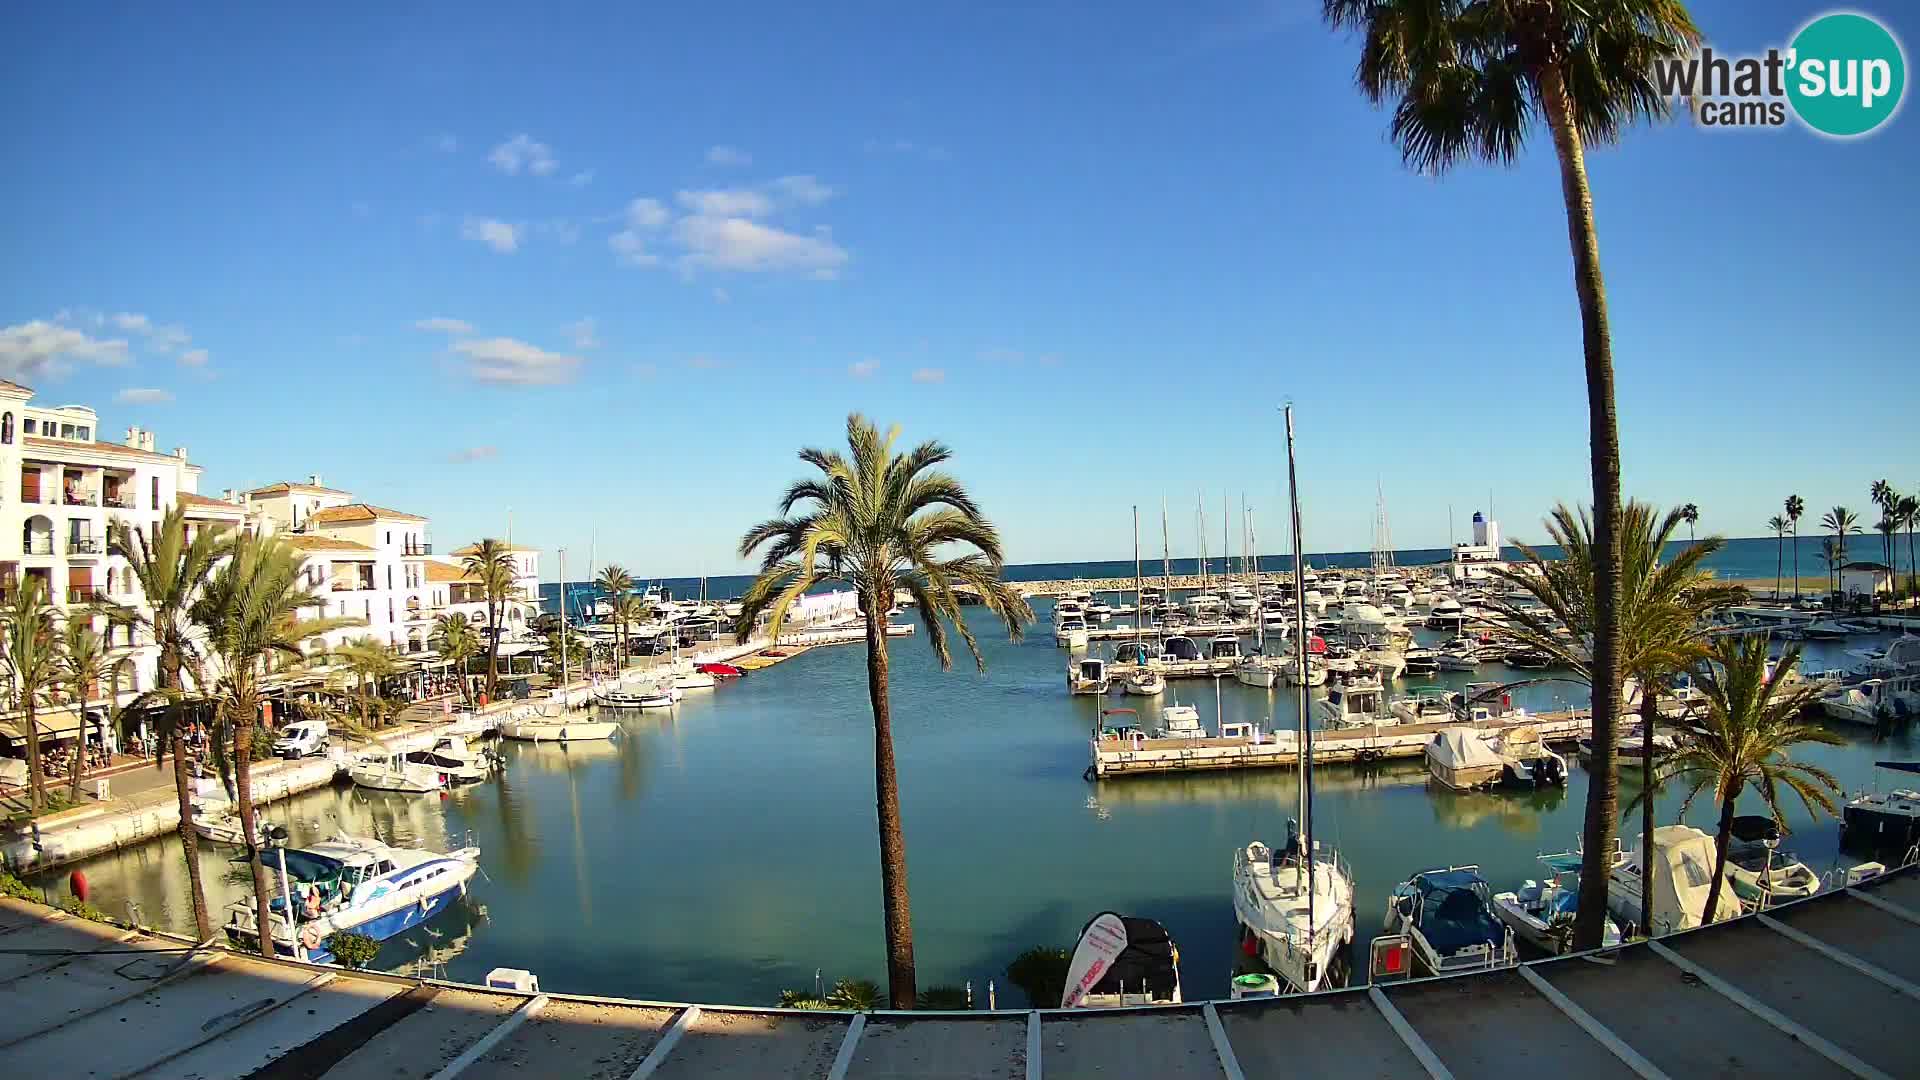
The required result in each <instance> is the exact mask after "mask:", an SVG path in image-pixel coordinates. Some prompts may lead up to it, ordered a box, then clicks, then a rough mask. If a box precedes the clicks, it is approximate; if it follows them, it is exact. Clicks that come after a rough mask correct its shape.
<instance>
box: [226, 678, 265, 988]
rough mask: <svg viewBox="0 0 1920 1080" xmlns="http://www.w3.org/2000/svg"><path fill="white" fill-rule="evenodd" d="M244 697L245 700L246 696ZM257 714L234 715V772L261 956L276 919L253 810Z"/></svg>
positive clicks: (241, 831) (263, 954)
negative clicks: (254, 715)
mask: <svg viewBox="0 0 1920 1080" xmlns="http://www.w3.org/2000/svg"><path fill="white" fill-rule="evenodd" d="M242 700H245V699H244V698H243V699H242ZM254 720H255V717H253V716H251V715H248V716H236V717H234V718H233V725H234V727H233V772H234V782H235V786H236V787H237V789H238V792H239V797H238V799H237V800H236V801H237V802H238V803H239V804H240V834H241V836H242V837H244V838H245V839H246V843H247V863H248V869H249V870H250V871H251V872H252V874H253V912H254V920H255V925H256V926H257V927H258V928H259V931H260V955H262V956H272V955H273V954H274V947H273V918H272V904H271V901H270V899H269V898H270V897H271V896H272V895H273V894H272V893H271V892H270V891H269V890H268V888H267V868H266V864H265V863H264V862H263V861H262V860H261V858H260V845H259V844H258V843H257V842H256V838H257V833H258V829H257V828H256V827H255V825H254V822H255V820H256V818H255V816H254V812H253V724H254Z"/></svg>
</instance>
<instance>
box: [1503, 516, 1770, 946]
mask: <svg viewBox="0 0 1920 1080" xmlns="http://www.w3.org/2000/svg"><path fill="white" fill-rule="evenodd" d="M1685 516H1686V509H1685V508H1684V507H1682V508H1680V509H1677V510H1670V511H1668V512H1667V513H1666V514H1665V515H1664V516H1656V511H1655V510H1654V509H1653V507H1651V506H1648V505H1647V504H1645V503H1641V502H1637V501H1630V502H1628V503H1627V505H1626V506H1624V507H1622V508H1621V514H1620V524H1621V528H1620V548H1621V551H1620V555H1621V574H1620V585H1621V604H1620V663H1621V666H1622V667H1623V668H1624V669H1625V670H1626V673H1627V674H1628V675H1629V676H1630V677H1632V679H1633V680H1634V682H1635V684H1636V686H1637V688H1638V692H1639V708H1640V720H1641V723H1642V724H1643V725H1645V727H1646V737H1647V739H1648V742H1649V744H1651V741H1652V738H1653V734H1654V730H1655V728H1656V727H1657V725H1658V723H1659V719H1660V711H1659V708H1660V692H1661V690H1662V689H1663V688H1665V687H1666V686H1667V685H1668V684H1669V683H1670V682H1671V680H1672V678H1673V676H1674V675H1675V674H1676V673H1678V672H1681V671H1685V670H1686V669H1688V668H1690V667H1692V666H1693V665H1694V664H1695V663H1696V662H1697V661H1699V660H1700V659H1701V658H1702V657H1704V656H1705V655H1706V652H1707V646H1706V636H1705V633H1704V627H1703V625H1702V620H1703V619H1704V618H1705V616H1707V615H1708V614H1710V613H1712V612H1714V611H1716V610H1718V609H1720V608H1724V607H1727V606H1730V605H1732V604H1735V603H1738V602H1739V601H1740V599H1741V597H1742V596H1743V595H1744V594H1745V590H1743V589H1741V588H1739V587H1738V586H1732V585H1717V584H1715V583H1714V580H1713V574H1712V573H1711V572H1710V571H1707V570H1703V569H1701V567H1700V564H1701V563H1702V562H1703V561H1704V560H1705V559H1707V558H1708V557H1709V556H1711V555H1712V554H1713V553H1714V552H1716V551H1718V550H1720V548H1721V546H1722V545H1724V544H1725V543H1726V541H1725V540H1723V539H1722V538H1720V537H1718V536H1709V537H1707V538H1706V539H1705V540H1704V541H1700V542H1698V543H1694V544H1689V545H1688V546H1687V547H1686V549H1685V550H1683V551H1682V552H1681V553H1680V554H1679V555H1678V556H1676V557H1675V558H1674V559H1673V561H1671V562H1668V563H1664V564H1663V563H1662V562H1661V555H1662V553H1663V552H1665V551H1666V548H1667V545H1668V544H1669V543H1670V542H1672V540H1673V534H1674V533H1675V532H1677V531H1678V530H1679V528H1680V523H1681V521H1683V520H1685ZM1547 533H1548V535H1549V536H1550V537H1551V538H1552V539H1553V542H1554V543H1555V544H1556V545H1558V546H1559V547H1560V548H1561V549H1562V556H1561V558H1559V559H1558V560H1554V561H1549V560H1548V559H1547V558H1546V557H1545V556H1543V555H1542V554H1541V553H1540V552H1539V551H1538V550H1536V549H1534V548H1532V547H1529V546H1527V545H1525V544H1518V545H1516V546H1517V547H1518V548H1519V550H1520V554H1521V557H1522V559H1524V560H1525V565H1524V566H1523V567H1521V568H1518V569H1511V570H1509V569H1504V568H1503V569H1500V570H1496V571H1495V573H1496V574H1498V575H1499V576H1500V577H1502V578H1503V579H1505V580H1506V581H1508V582H1509V583H1511V584H1513V585H1516V586H1518V587H1520V588H1522V589H1524V590H1526V591H1527V592H1528V593H1529V594H1530V595H1532V596H1533V597H1534V598H1535V599H1536V600H1538V601H1539V602H1540V603H1541V604H1542V605H1544V606H1545V607H1546V608H1547V609H1548V610H1549V611H1550V612H1552V614H1553V616H1554V618H1555V620H1557V621H1558V622H1559V623H1561V624H1563V625H1565V626H1566V628H1567V629H1568V630H1570V631H1572V633H1573V636H1572V637H1571V638H1568V637H1564V636H1562V635H1560V634H1557V633H1555V630H1554V626H1553V625H1552V624H1551V623H1550V622H1549V621H1548V620H1545V619H1542V618H1541V617H1540V616H1539V615H1537V614H1535V612H1534V611H1533V610H1532V609H1531V608H1522V607H1516V606H1514V605H1510V604H1506V603H1504V602H1499V601H1496V602H1494V604H1493V605H1492V606H1493V607H1495V608H1496V609H1497V610H1498V611H1499V612H1500V613H1501V614H1503V615H1505V616H1506V617H1507V618H1508V619H1509V620H1510V621H1511V622H1512V624H1513V633H1514V636H1516V637H1517V638H1519V639H1520V642H1521V644H1523V645H1525V646H1526V647H1528V648H1531V649H1537V650H1540V651H1543V652H1546V653H1548V654H1549V655H1551V656H1554V657H1555V658H1557V659H1558V660H1559V661H1560V662H1561V663H1562V664H1564V665H1565V666H1566V667H1568V668H1571V669H1572V670H1573V672H1574V677H1575V678H1576V679H1578V680H1579V681H1581V682H1584V683H1586V684H1587V685H1588V686H1590V687H1593V692H1594V698H1595V700H1594V704H1595V706H1596V708H1595V709H1594V713H1595V717H1596V719H1595V721H1594V724H1595V727H1594V733H1595V735H1596V736H1597V735H1598V734H1599V730H1600V729H1599V720H1598V715H1599V709H1598V707H1597V706H1598V705H1599V695H1600V693H1601V691H1600V688H1599V685H1598V680H1597V679H1596V678H1595V675H1594V667H1593V660H1592V657H1591V655H1590V654H1589V653H1588V652H1587V649H1586V646H1585V644H1584V643H1585V642H1587V641H1589V640H1591V637H1592V633H1593V624H1594V616H1593V612H1594V609H1595V607H1596V605H1595V603H1594V594H1595V591H1596V586H1595V584H1594V582H1595V579H1596V576H1597V575H1596V574H1595V572H1594V566H1593V525H1592V521H1591V518H1590V517H1589V515H1588V514H1586V513H1585V512H1584V511H1583V512H1581V513H1580V514H1579V515H1578V516H1576V515H1575V514H1574V512H1573V511H1571V510H1568V509H1567V508H1566V507H1564V506H1558V507H1555V508H1554V511H1553V515H1552V516H1551V517H1550V518H1549V519H1548V520H1547ZM1608 779H1609V778H1608V777H1605V776H1602V775H1596V776H1595V777H1594V780H1593V783H1595V784H1599V783H1603V782H1606V781H1607V780H1608ZM1610 779H1611V782H1612V783H1613V784H1615V785H1616V792H1617V785H1618V783H1619V778H1618V775H1617V770H1616V774H1615V775H1614V776H1613V777H1611V778H1610ZM1615 798H1618V795H1617V794H1616V796H1615ZM1609 825H1611V821H1609ZM1640 831H1641V843H1642V845H1643V847H1642V850H1644V851H1652V850H1653V802H1652V800H1651V799H1646V800H1643V807H1642V812H1641V822H1640ZM1588 844H1589V845H1591V838H1589V839H1588ZM1613 846H1614V845H1613V834H1612V830H1611V829H1609V830H1608V832H1607V835H1606V836H1604V837H1603V838H1602V846H1601V847H1599V848H1598V849H1596V848H1594V847H1592V846H1587V847H1586V848H1585V850H1587V851H1595V850H1599V851H1603V852H1604V851H1611V850H1613ZM1607 870H1608V868H1607V865H1606V862H1605V860H1604V859H1600V858H1590V859H1586V860H1584V864H1583V865H1582V867H1581V874H1580V900H1579V903H1580V906H1579V909H1578V912H1577V913H1576V927H1575V932H1576V934H1577V933H1579V931H1580V926H1579V923H1581V922H1585V921H1586V920H1589V919H1592V920H1593V921H1596V922H1598V921H1599V920H1601V919H1604V918H1605V913H1606V904H1607ZM1588 912H1593V913H1594V914H1593V915H1588V914H1587V913H1588ZM1651 912H1652V899H1651V895H1650V894H1649V893H1647V892H1646V891H1645V890H1644V889H1643V892H1642V896H1641V920H1640V921H1641V925H1643V926H1646V925H1650V920H1649V918H1648V916H1649V915H1650V914H1651ZM1604 930H1605V924H1604V923H1601V924H1600V925H1599V927H1598V928H1596V929H1595V931H1594V932H1595V933H1603V932H1604Z"/></svg>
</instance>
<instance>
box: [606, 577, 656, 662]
mask: <svg viewBox="0 0 1920 1080" xmlns="http://www.w3.org/2000/svg"><path fill="white" fill-rule="evenodd" d="M651 618H653V609H652V608H651V607H648V606H647V602H646V601H645V600H642V599H640V598H639V597H637V596H635V595H633V593H631V592H628V593H624V594H622V595H621V596H619V597H616V598H615V599H614V601H613V625H614V632H615V635H616V638H617V640H618V642H619V645H618V649H619V652H620V659H619V660H618V661H617V662H616V663H615V666H614V670H615V671H616V672H617V671H619V670H620V669H621V668H624V667H625V666H626V664H627V657H628V655H629V654H630V652H631V646H632V644H633V627H634V626H635V625H636V624H639V623H643V622H646V621H647V620H648V619H651Z"/></svg>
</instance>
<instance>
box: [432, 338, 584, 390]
mask: <svg viewBox="0 0 1920 1080" xmlns="http://www.w3.org/2000/svg"><path fill="white" fill-rule="evenodd" d="M453 351H454V352H456V353H459V354H461V355H462V356H464V357H465V358H466V365H467V366H466V372H465V374H466V375H467V377H468V378H470V379H472V380H474V381H475V382H482V383H494V384H503V385H514V386H551V385H553V384H555V383H564V382H572V381H573V378H574V376H575V375H576V374H578V372H579V368H580V358H579V357H577V356H565V355H562V354H560V353H551V352H548V351H547V350H545V349H542V348H540V347H539V346H538V345H530V344H528V343H526V342H524V341H516V340H514V339H513V338H469V339H466V340H464V341H456V342H454V343H453Z"/></svg>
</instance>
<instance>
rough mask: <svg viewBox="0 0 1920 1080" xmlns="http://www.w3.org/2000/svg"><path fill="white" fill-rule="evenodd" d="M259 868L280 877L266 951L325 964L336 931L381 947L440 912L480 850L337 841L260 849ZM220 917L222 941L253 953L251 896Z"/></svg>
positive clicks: (460, 889)
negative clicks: (223, 921)
mask: <svg viewBox="0 0 1920 1080" xmlns="http://www.w3.org/2000/svg"><path fill="white" fill-rule="evenodd" d="M260 862H261V865H262V866H264V867H266V868H267V869H268V870H269V871H272V872H274V873H275V874H277V875H279V876H280V889H279V893H280V895H279V896H277V897H275V898H274V900H273V903H272V910H271V913H270V916H269V923H268V930H269V933H270V934H271V936H272V938H273V946H274V950H273V951H274V952H275V953H276V954H277V955H280V956H290V957H294V958H295V959H304V960H306V961H308V962H310V963H316V964H327V963H332V962H333V960H334V957H333V953H332V952H331V950H330V948H329V945H328V939H329V938H330V937H331V936H332V935H333V934H335V933H336V932H340V931H347V932H351V933H355V934H362V935H365V936H367V937H370V938H372V939H373V940H374V941H386V940H388V939H390V938H394V937H398V936H399V935H401V934H404V933H406V932H407V931H409V930H411V929H413V928H414V927H416V926H419V925H420V924H422V923H424V922H427V921H429V920H431V919H433V918H434V917H435V916H437V915H439V914H440V913H441V912H443V911H445V910H446V909H447V908H448V907H450V906H451V905H452V904H453V902H454V900H456V899H457V898H459V897H460V896H462V895H464V894H465V893H466V889H467V881H468V880H469V879H471V878H472V877H473V875H474V873H475V872H476V871H477V870H478V869H479V864H480V849H479V848H477V847H465V848H461V849H460V850H458V851H453V852H449V853H447V854H444V855H442V854H440V853H438V852H433V851H427V850H424V849H421V848H406V847H393V846H390V845H387V844H383V843H381V842H380V841H378V840H374V839H370V838H367V837H359V836H348V835H340V836H337V837H335V838H334V839H332V840H328V841H325V842H322V843H318V844H313V845H310V846H308V847H304V848H271V849H266V850H262V851H261V852H260ZM289 908H291V910H289ZM226 910H227V920H226V927H225V929H226V933H227V939H228V940H229V941H231V942H232V943H233V944H234V945H235V946H236V947H238V948H240V949H243V950H247V951H256V952H257V951H259V940H260V935H259V923H258V921H257V915H256V912H255V909H254V899H253V896H252V895H251V894H249V895H248V896H246V897H245V898H243V899H240V900H236V901H234V902H233V903H232V904H230V905H228V906H227V909H226Z"/></svg>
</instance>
